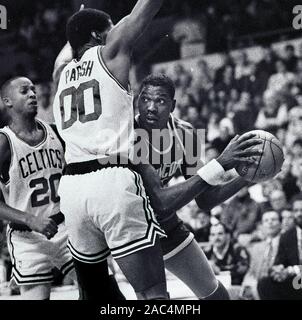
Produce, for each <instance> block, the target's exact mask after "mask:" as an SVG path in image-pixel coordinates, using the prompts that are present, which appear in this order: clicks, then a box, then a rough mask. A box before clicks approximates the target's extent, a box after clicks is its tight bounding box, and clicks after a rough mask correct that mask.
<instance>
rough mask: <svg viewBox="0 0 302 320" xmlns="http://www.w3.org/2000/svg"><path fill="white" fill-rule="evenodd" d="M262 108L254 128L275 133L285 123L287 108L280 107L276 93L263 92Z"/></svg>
mask: <svg viewBox="0 0 302 320" xmlns="http://www.w3.org/2000/svg"><path fill="white" fill-rule="evenodd" d="M263 100H264V108H263V109H262V110H260V111H259V114H258V117H257V119H256V123H255V127H256V128H258V129H262V130H267V131H270V132H275V131H277V129H278V128H279V127H281V126H282V125H283V124H284V123H285V122H286V121H287V108H286V106H284V105H282V106H280V101H279V99H278V96H277V94H276V92H274V91H268V90H267V91H265V92H264V94H263Z"/></svg>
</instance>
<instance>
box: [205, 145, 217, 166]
mask: <svg viewBox="0 0 302 320" xmlns="http://www.w3.org/2000/svg"><path fill="white" fill-rule="evenodd" d="M205 156H206V159H205V160H206V162H210V161H211V160H213V159H216V158H217V157H218V156H219V152H218V150H217V149H216V148H214V147H213V146H212V145H211V144H208V145H207V146H206V155H205Z"/></svg>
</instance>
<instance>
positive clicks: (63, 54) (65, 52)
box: [52, 42, 73, 87]
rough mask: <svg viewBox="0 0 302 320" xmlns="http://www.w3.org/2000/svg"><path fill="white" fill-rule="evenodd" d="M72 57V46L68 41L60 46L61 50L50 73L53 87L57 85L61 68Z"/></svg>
mask: <svg viewBox="0 0 302 320" xmlns="http://www.w3.org/2000/svg"><path fill="white" fill-rule="evenodd" d="M72 58H73V53H72V48H71V46H70V44H69V42H67V43H66V44H65V46H64V47H63V48H62V50H61V51H60V53H59V54H58V56H57V58H56V61H55V65H54V69H53V73H52V79H53V82H54V84H55V87H57V86H58V83H59V80H60V76H61V72H62V70H63V69H64V67H65V66H66V65H67V64H68V63H69V62H70V61H71V60H72Z"/></svg>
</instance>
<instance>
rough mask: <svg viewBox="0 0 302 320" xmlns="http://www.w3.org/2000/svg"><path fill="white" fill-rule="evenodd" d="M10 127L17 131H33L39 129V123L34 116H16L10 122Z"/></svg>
mask: <svg viewBox="0 0 302 320" xmlns="http://www.w3.org/2000/svg"><path fill="white" fill-rule="evenodd" d="M9 127H10V129H11V130H12V131H13V132H15V133H17V134H18V133H21V132H22V133H29V134H30V133H33V132H34V131H36V130H38V123H37V121H36V120H35V118H33V117H15V118H14V121H12V122H11V123H10V124H9Z"/></svg>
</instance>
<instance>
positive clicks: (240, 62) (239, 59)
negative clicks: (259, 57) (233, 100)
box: [234, 51, 252, 82]
mask: <svg viewBox="0 0 302 320" xmlns="http://www.w3.org/2000/svg"><path fill="white" fill-rule="evenodd" d="M234 61H235V70H234V77H235V80H236V81H238V82H240V80H242V79H243V78H244V77H249V76H250V75H251V74H252V64H251V63H250V61H249V60H248V57H247V55H246V53H245V52H244V51H240V52H238V53H237V55H236V56H235V58H234Z"/></svg>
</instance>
